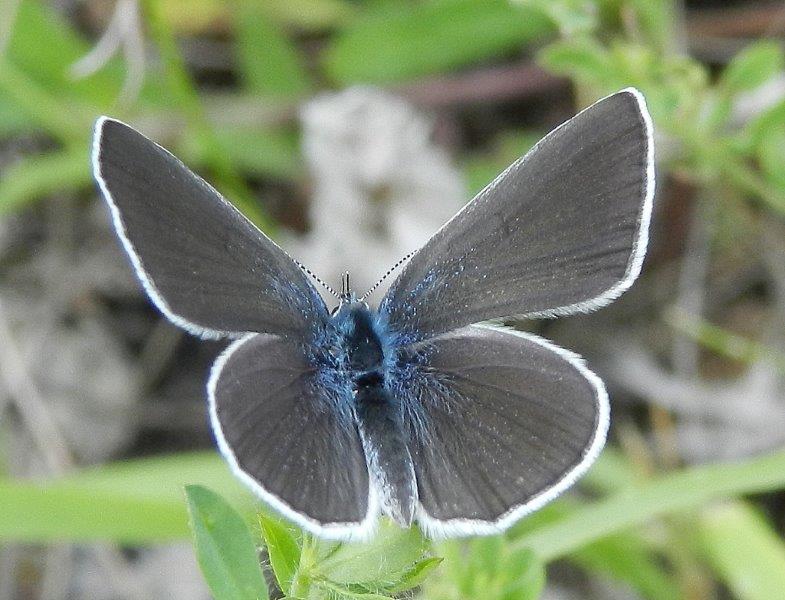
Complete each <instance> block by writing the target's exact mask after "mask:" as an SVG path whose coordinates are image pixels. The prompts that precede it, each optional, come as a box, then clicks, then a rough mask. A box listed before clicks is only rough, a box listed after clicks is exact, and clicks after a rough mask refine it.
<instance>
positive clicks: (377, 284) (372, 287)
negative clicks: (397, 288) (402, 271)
mask: <svg viewBox="0 0 785 600" xmlns="http://www.w3.org/2000/svg"><path fill="white" fill-rule="evenodd" d="M416 253H417V250H415V251H414V252H409V254H407V255H406V256H404V257H403V258H402V259H401V260H399V261H398V262H397V263H395V264H394V265H393V266H392V267H390V268H389V269H388V270H387V272H386V273H385V274H384V275H382V277H381V279H379V281H377V282H376V283H374V284H373V285H372V286H371V289H370V290H368V291H367V292H365V293H364V294H363V295H362V296H360V301H363V300H365V299H366V298H367V297H368V296H370V295H371V294H373V293H374V292H375V291H376V288H378V287H379V286H380V285H381V284H382V282H383V281H384V280H385V279H387V278H388V277H389V276H390V275H392V272H393V271H395V269H397V268H398V267H400V266H401V265H402V264H403V263H405V262H406V261H407V260H409V259H410V258H411V257H412V256H414V255H415V254H416Z"/></svg>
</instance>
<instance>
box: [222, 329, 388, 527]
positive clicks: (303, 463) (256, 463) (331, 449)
mask: <svg viewBox="0 0 785 600" xmlns="http://www.w3.org/2000/svg"><path fill="white" fill-rule="evenodd" d="M208 395H209V402H210V418H211V422H212V426H213V431H214V432H215V436H216V438H217V440H218V445H219V447H220V450H221V452H222V454H223V455H224V457H225V458H226V459H227V460H228V462H229V464H230V466H231V467H232V469H233V471H234V472H235V473H236V474H237V475H238V476H239V477H240V479H242V480H243V481H244V482H245V483H246V484H247V485H248V486H249V487H251V489H252V490H253V491H254V492H256V494H257V495H258V496H260V497H261V498H262V499H263V500H265V501H267V502H268V503H269V504H271V505H272V506H273V507H275V508H276V509H278V510H279V511H281V512H282V513H283V514H285V515H286V516H288V517H289V518H291V519H292V520H294V521H295V522H297V523H299V524H300V525H302V526H303V527H306V528H307V529H309V530H310V531H313V532H316V533H319V534H321V535H323V536H325V537H331V538H341V539H346V538H362V537H367V535H368V534H369V533H370V532H371V530H372V528H373V525H374V523H375V521H376V518H377V515H378V506H377V501H376V496H375V491H371V489H370V487H369V474H368V467H367V464H366V460H365V454H364V452H363V447H362V442H361V439H360V436H359V433H358V431H357V425H356V422H355V420H354V419H353V417H352V414H351V408H350V407H349V406H336V404H335V399H334V398H331V397H330V395H329V390H326V389H325V386H324V385H323V382H319V381H318V377H317V373H316V371H315V369H314V367H313V362H312V361H310V360H309V359H308V357H307V356H306V353H305V352H304V346H303V345H302V344H296V343H294V342H292V341H290V340H287V339H285V338H282V337H279V336H274V335H253V334H252V335H249V336H247V337H245V338H241V339H240V340H238V341H235V342H234V343H233V344H232V345H231V346H229V348H228V349H227V350H226V351H225V352H224V354H223V355H222V356H221V358H219V360H218V361H217V362H216V364H215V366H214V367H213V370H212V373H211V375H210V381H209V384H208Z"/></svg>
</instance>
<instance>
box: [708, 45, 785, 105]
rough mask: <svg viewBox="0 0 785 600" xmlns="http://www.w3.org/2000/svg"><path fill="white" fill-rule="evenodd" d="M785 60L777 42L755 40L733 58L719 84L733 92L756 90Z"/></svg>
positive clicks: (779, 68)
mask: <svg viewBox="0 0 785 600" xmlns="http://www.w3.org/2000/svg"><path fill="white" fill-rule="evenodd" d="M784 62H785V60H784V59H783V54H782V49H781V48H780V45H779V44H778V43H777V42H774V41H770V40H761V41H758V42H755V43H753V44H750V45H749V46H747V47H746V48H745V49H744V50H742V51H741V52H739V53H738V54H737V55H736V56H735V57H734V58H733V60H732V61H731V62H730V63H729V64H728V66H727V67H726V69H725V71H723V73H722V77H721V78H720V82H719V84H720V86H721V87H723V88H724V89H725V90H727V92H729V93H731V94H734V93H738V92H744V91H750V90H754V89H755V88H757V87H758V86H760V85H762V84H763V83H766V82H767V81H768V80H769V79H771V78H772V77H773V76H774V75H776V74H777V73H778V72H779V71H781V70H782V68H783V63H784Z"/></svg>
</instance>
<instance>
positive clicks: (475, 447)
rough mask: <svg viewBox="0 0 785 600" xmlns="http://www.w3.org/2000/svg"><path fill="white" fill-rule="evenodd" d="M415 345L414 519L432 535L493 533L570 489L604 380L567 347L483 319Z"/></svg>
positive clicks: (598, 415) (411, 394)
mask: <svg viewBox="0 0 785 600" xmlns="http://www.w3.org/2000/svg"><path fill="white" fill-rule="evenodd" d="M421 351H422V357H421V358H420V362H421V367H420V369H421V374H420V376H419V377H418V378H417V379H416V381H415V383H414V385H413V386H412V387H411V388H410V389H408V390H406V391H405V392H404V394H403V395H402V399H403V402H404V404H407V405H408V406H406V409H407V410H406V411H405V414H407V415H409V417H408V421H407V427H408V432H409V438H410V439H411V440H412V442H411V448H410V450H411V455H412V461H413V463H414V468H415V472H416V479H417V488H418V496H419V508H418V511H417V515H416V518H417V520H418V521H419V523H420V525H421V527H422V528H423V529H424V530H425V531H426V532H427V533H429V534H430V535H432V536H436V537H441V536H449V535H467V534H488V533H495V532H498V531H501V530H503V529H505V528H506V527H508V526H509V525H510V524H511V523H512V522H514V521H515V520H517V519H519V518H520V517H521V516H523V515H524V514H526V513H528V512H531V511H533V510H535V509H537V508H539V507H540V506H542V505H543V504H545V503H546V502H548V501H549V500H551V499H553V498H554V497H556V496H557V495H558V494H559V493H561V492H562V491H564V490H565V489H566V488H567V487H569V486H570V485H571V484H572V483H573V482H574V481H575V480H576V479H577V478H578V477H579V476H580V475H581V474H582V473H583V472H584V471H585V470H586V469H587V468H588V467H589V465H590V464H591V463H592V462H593V460H594V459H595V458H596V456H597V454H598V453H599V451H600V450H601V448H602V446H603V444H604V441H605V435H606V432H607V429H608V419H609V408H608V399H607V394H606V392H605V387H604V386H603V384H602V381H601V380H600V379H599V378H598V377H597V376H596V375H594V373H592V372H591V371H589V370H588V369H587V368H586V367H585V366H584V365H583V362H582V361H581V360H580V359H579V358H578V357H577V356H576V355H574V354H572V353H571V352H568V351H566V350H563V349H561V348H558V347H557V346H555V345H554V344H551V343H550V342H547V341H545V340H542V339H540V338H538V337H536V336H533V335H531V334H526V333H522V332H519V331H514V330H510V329H503V328H495V327H489V326H470V327H466V328H463V329H460V330H457V331H453V332H450V333H447V334H443V335H441V336H437V337H435V338H432V339H430V340H428V341H427V342H423V347H422V350H421ZM413 404H414V405H415V406H414V407H412V405H413Z"/></svg>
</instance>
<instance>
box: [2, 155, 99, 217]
mask: <svg viewBox="0 0 785 600" xmlns="http://www.w3.org/2000/svg"><path fill="white" fill-rule="evenodd" d="M87 157H88V150H87V148H86V147H77V148H75V149H73V150H64V151H60V152H52V153H50V154H42V155H33V156H28V157H26V158H23V159H22V160H20V161H18V162H16V163H14V164H12V165H11V166H9V167H8V168H7V169H6V171H5V172H4V173H3V176H2V178H0V215H3V214H7V213H9V212H11V211H14V210H18V209H20V208H23V207H24V206H27V205H28V204H29V203H30V202H32V201H34V200H38V199H40V198H42V197H43V196H46V195H48V194H51V193H54V192H63V191H71V190H75V189H79V188H83V187H87V186H89V185H90V182H91V181H92V176H91V174H90V167H89V162H88V158H87Z"/></svg>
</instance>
